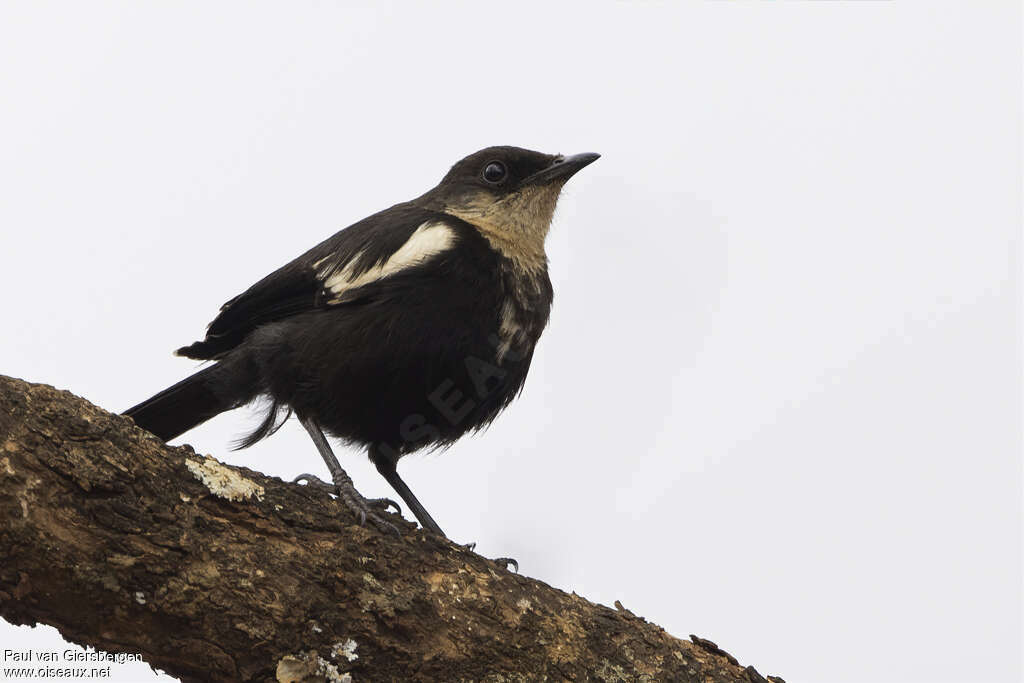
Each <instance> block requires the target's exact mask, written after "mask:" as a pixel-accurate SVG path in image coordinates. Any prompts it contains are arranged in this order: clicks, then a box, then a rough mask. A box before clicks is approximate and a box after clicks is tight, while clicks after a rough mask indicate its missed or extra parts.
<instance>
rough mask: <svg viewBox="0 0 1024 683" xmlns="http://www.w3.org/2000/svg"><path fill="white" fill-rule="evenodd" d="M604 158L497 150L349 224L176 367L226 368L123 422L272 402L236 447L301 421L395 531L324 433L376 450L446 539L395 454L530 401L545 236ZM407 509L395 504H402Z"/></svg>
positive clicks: (182, 423) (542, 321) (544, 282)
mask: <svg viewBox="0 0 1024 683" xmlns="http://www.w3.org/2000/svg"><path fill="white" fill-rule="evenodd" d="M598 156H599V155H597V154H577V155H575V156H561V155H550V154H542V153H540V152H533V151H530V150H526V149H520V148H517V147H489V148H487V149H484V150H481V151H479V152H476V153H475V154H471V155H470V156H468V157H466V158H465V159H463V160H461V161H459V162H458V163H457V164H455V166H453V167H452V169H451V170H450V171H449V172H448V174H447V175H446V176H445V177H444V178H443V179H442V180H441V182H440V184H438V185H437V187H435V188H434V189H432V190H430V191H429V192H427V193H426V194H424V195H422V196H420V197H418V198H416V199H413V200H412V201H408V202H404V203H401V204H396V205H395V206H392V207H391V208H389V209H386V210H384V211H381V212H380V213H377V214H374V215H372V216H370V217H368V218H365V219H363V220H361V221H359V222H358V223H356V224H354V225H351V226H349V227H348V228H345V229H344V230H342V231H340V232H338V233H337V234H335V235H334V236H333V237H330V238H329V239H327V240H326V241H324V242H321V243H320V244H318V245H317V246H315V247H313V248H312V249H310V250H309V251H307V252H306V253H305V254H303V255H302V256H300V257H298V258H297V259H295V260H294V261H292V262H291V263H289V264H287V265H286V266H284V267H282V268H280V269H278V270H277V271H275V272H273V273H271V274H270V275H268V276H267V277H265V278H263V279H262V280H260V281H259V282H257V283H256V284H255V285H253V286H252V287H250V288H249V289H247V290H246V291H245V292H243V293H242V294H240V295H239V296H236V297H235V298H234V299H231V300H230V301H228V302H227V303H226V304H224V305H223V306H222V307H221V310H220V314H219V315H218V316H217V317H216V318H215V319H214V321H213V322H212V323H210V325H209V328H208V329H207V332H206V338H205V339H203V340H202V341H198V342H195V343H194V344H191V345H189V346H185V347H183V348H180V349H178V350H177V352H176V353H177V355H179V356H185V357H187V358H194V359H197V360H212V361H216V363H215V364H213V365H211V366H209V367H207V368H205V369H203V370H200V371H199V372H197V373H196V374H194V375H192V376H191V377H189V378H187V379H185V380H183V381H181V382H179V383H177V384H175V385H174V386H172V387H170V388H169V389H166V390H164V391H162V392H160V393H159V394H157V395H156V396H153V397H152V398H150V399H149V400H147V401H144V402H142V403H140V404H139V405H137V406H135V407H134V408H131V409H129V410H128V411H126V412H125V415H129V416H131V417H132V418H133V419H134V420H135V422H136V424H138V425H139V426H140V427H142V428H144V429H147V430H149V431H150V432H152V433H153V434H155V435H156V436H158V437H160V438H161V439H164V440H169V439H173V438H174V437H176V436H178V435H180V434H182V433H183V432H186V431H188V430H189V429H192V428H193V427H195V426H196V425H198V424H200V423H202V422H205V421H206V420H208V419H210V418H211V417H213V416H215V415H217V414H218V413H221V412H224V411H226V410H230V409H232V408H236V407H238V406H241V405H243V404H246V403H249V402H251V401H253V400H255V399H258V398H265V399H269V407H268V410H267V413H266V416H265V418H264V419H263V421H262V423H261V424H260V425H259V426H258V427H257V428H256V429H255V431H253V432H252V433H251V434H250V435H248V436H247V437H245V438H244V439H243V440H242V441H241V442H240V445H239V447H242V448H244V447H245V446H249V445H252V444H253V443H255V442H256V441H258V440H260V439H262V438H264V437H266V436H269V435H270V434H272V433H274V432H275V431H276V430H277V428H278V427H279V426H280V425H281V423H282V422H283V419H282V415H283V416H284V419H287V416H288V415H290V414H291V413H294V414H295V415H296V416H297V417H298V419H299V421H300V422H301V423H302V426H303V427H305V428H306V431H308V432H309V435H310V436H311V437H312V439H313V441H314V443H315V444H316V447H317V450H319V451H320V455H321V456H323V459H324V461H325V462H326V463H327V468H328V470H330V473H331V478H332V479H333V482H334V485H333V486H330V485H328V484H324V483H323V482H320V480H318V479H316V477H313V476H312V475H302V476H300V477H298V478H297V479H296V481H300V480H306V481H307V483H309V484H321V485H323V486H329V487H330V489H331V490H332V491H333V492H335V493H337V494H338V496H339V498H340V499H341V500H342V501H343V502H344V503H345V505H346V506H347V507H348V508H349V509H351V510H352V511H353V512H354V513H355V514H356V516H357V517H359V518H360V519H361V521H365V520H366V519H370V520H371V521H372V522H373V523H374V524H375V525H377V526H378V527H380V528H382V529H389V528H390V529H394V527H393V526H392V525H390V524H389V523H387V522H386V521H385V520H384V519H383V518H382V517H381V516H380V515H378V514H377V513H376V512H375V511H374V508H379V507H380V506H382V505H383V506H386V505H387V504H393V503H392V502H391V501H389V500H387V499H381V500H377V501H372V500H367V499H365V498H363V497H362V496H361V495H360V494H359V493H358V492H357V491H356V490H355V488H354V487H353V485H352V480H351V479H350V478H349V477H348V475H347V474H345V471H344V470H343V469H342V468H341V465H340V464H339V463H338V460H337V458H335V456H334V453H333V452H332V451H331V447H330V445H329V444H328V442H327V439H326V438H325V436H324V433H325V432H326V433H327V434H329V435H331V436H335V437H338V438H340V439H342V440H344V441H346V442H348V443H352V444H358V445H360V446H364V447H366V448H367V450H368V453H369V457H370V459H371V460H372V461H373V463H374V465H376V467H377V470H378V471H379V472H380V473H381V474H382V475H384V478H385V479H387V481H388V483H390V484H391V486H392V487H394V489H395V491H397V492H398V495H399V496H401V497H402V499H403V500H404V501H405V502H406V504H407V505H408V506H409V508H410V509H411V510H412V511H413V514H415V515H416V519H418V520H419V522H420V524H421V525H422V526H424V527H425V528H427V529H430V530H431V531H433V532H435V533H438V534H441V535H444V532H443V531H442V530H441V527H439V526H438V525H437V523H436V522H435V521H434V520H433V518H432V517H431V516H430V515H429V514H428V513H427V511H426V510H425V509H424V507H423V506H422V505H421V504H420V502H419V501H418V500H417V499H416V497H415V496H414V495H413V493H412V491H410V490H409V487H408V486H406V484H405V482H404V481H402V479H401V478H400V477H399V476H398V471H397V469H396V466H397V464H398V460H399V458H401V457H402V456H403V455H406V454H408V453H411V452H413V451H416V450H418V449H421V448H425V447H443V446H446V445H448V444H451V443H452V442H454V441H455V440H456V439H458V438H459V437H460V436H462V435H463V434H465V433H466V432H467V431H470V430H475V429H479V428H481V427H484V426H486V425H487V424H489V423H490V422H491V420H493V419H494V418H495V417H496V416H497V415H498V413H500V412H501V411H502V409H504V408H505V407H506V406H507V405H508V404H509V403H510V402H511V401H512V399H513V398H515V397H516V395H518V393H519V392H520V391H521V390H522V387H523V382H524V381H525V379H526V373H527V371H528V370H529V367H530V361H531V359H532V358H533V351H534V348H535V346H536V344H537V340H538V339H539V338H540V334H541V332H542V331H543V330H544V327H545V325H546V324H547V322H548V313H549V312H550V309H551V299H552V288H551V280H550V279H549V278H548V271H547V256H546V254H545V251H544V240H545V237H546V236H547V233H548V228H549V226H550V224H551V217H552V215H553V213H554V210H555V204H556V202H557V201H558V196H559V193H560V192H561V189H562V186H563V185H564V184H565V182H566V181H567V180H568V179H569V178H570V177H571V176H572V175H573V174H574V173H576V172H577V171H579V170H580V169H581V168H583V167H584V166H586V165H588V164H590V163H592V162H593V161H595V160H596V159H597V158H598ZM395 507H397V505H396V506H395Z"/></svg>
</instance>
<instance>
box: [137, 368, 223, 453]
mask: <svg viewBox="0 0 1024 683" xmlns="http://www.w3.org/2000/svg"><path fill="white" fill-rule="evenodd" d="M217 370H218V367H217V366H216V365H212V366H210V367H208V368H205V369H203V370H200V371H199V372H197V373H196V374H194V375H192V376H191V377H188V378H186V379H183V380H182V381H180V382H178V383H177V384H175V385H174V386H172V387H169V388H167V389H164V390H163V391H161V392H160V393H159V394H157V395H156V396H153V397H152V398H149V399H147V400H145V401H143V402H142V403H140V404H139V405H137V406H135V407H133V408H129V409H128V410H126V411H124V414H125V415H127V416H128V417H130V418H132V419H133V420H135V424H137V425H138V426H140V427H142V428H143V429H145V430H146V431H148V432H151V433H152V434H155V435H156V436H158V437H160V438H161V439H163V440H164V441H170V440H171V439H173V438H174V437H176V436H178V435H180V434H184V433H185V432H187V431H188V430H190V429H192V428H193V427H195V426H197V425H199V424H202V423H203V422H206V421H207V420H209V419H210V418H211V417H213V416H215V415H218V414H220V413H222V412H224V411H225V410H229V409H230V408H233V407H235V405H236V403H235V402H234V401H230V400H227V399H225V398H222V397H221V396H220V395H218V392H217V391H215V388H216V387H215V382H214V381H213V380H214V379H215V375H214V373H215V371H217Z"/></svg>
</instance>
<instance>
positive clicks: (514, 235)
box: [421, 147, 600, 270]
mask: <svg viewBox="0 0 1024 683" xmlns="http://www.w3.org/2000/svg"><path fill="white" fill-rule="evenodd" d="M599 156H600V155H598V154H593V153H588V154H575V155H573V156H562V155H559V154H542V153H540V152H533V151H531V150H528V149H522V148H519V147H488V148H487V149H483V150H480V151H479V152H476V153H474V154H470V155H469V156H468V157H466V158H465V159H463V160H461V161H459V162H458V163H457V164H455V165H454V166H452V169H451V170H450V171H448V175H446V176H445V177H444V179H443V180H441V182H440V183H439V184H438V186H437V187H435V188H434V189H433V190H431V191H430V192H428V193H427V194H425V195H424V196H423V197H422V198H421V199H422V200H425V203H427V204H428V205H430V206H431V207H432V208H435V209H437V210H440V211H443V212H444V213H447V214H449V215H451V216H455V217H457V218H460V219H462V220H464V221H466V222H467V223H470V224H471V225H473V226H474V227H476V228H477V230H479V231H480V232H481V233H482V234H483V235H484V237H486V238H487V239H488V240H489V241H490V242H491V244H492V246H494V247H495V248H496V249H498V250H499V251H500V252H501V253H503V254H504V255H505V256H507V257H509V258H511V259H512V260H513V261H515V262H516V263H517V264H519V265H520V266H522V267H524V268H527V269H531V270H532V269H535V268H538V267H542V266H543V265H544V264H545V263H546V258H545V256H544V239H545V238H546V237H547V234H548V228H549V227H550V226H551V218H552V216H553V215H554V212H555V204H556V203H557V202H558V195H559V193H560V192H561V191H562V186H563V185H565V182H566V181H567V180H569V178H571V177H572V176H573V174H575V173H576V172H577V171H579V170H580V169H581V168H583V167H584V166H586V165H588V164H590V163H593V162H594V161H596V160H597V159H598V157H599Z"/></svg>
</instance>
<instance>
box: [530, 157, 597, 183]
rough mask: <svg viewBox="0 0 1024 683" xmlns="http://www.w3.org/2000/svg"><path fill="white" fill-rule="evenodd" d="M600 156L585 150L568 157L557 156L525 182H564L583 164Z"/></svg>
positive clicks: (585, 164) (590, 162) (592, 161)
mask: <svg viewBox="0 0 1024 683" xmlns="http://www.w3.org/2000/svg"><path fill="white" fill-rule="evenodd" d="M600 158H601V155H600V154H595V153H593V152H585V153H583V154H573V155H572V156H568V157H558V158H557V159H555V160H554V162H552V164H551V165H550V166H548V167H547V168H545V169H544V170H542V171H537V172H536V173H534V174H533V175H532V176H530V177H529V178H527V179H526V182H527V183H533V184H537V185H543V184H545V183H550V182H553V181H555V180H558V181H561V182H563V183H564V182H565V181H566V180H568V179H569V178H571V177H572V176H574V175H575V174H576V172H577V171H579V170H580V169H581V168H583V167H584V166H588V165H590V164H592V163H594V162H595V161H597V160H598V159H600Z"/></svg>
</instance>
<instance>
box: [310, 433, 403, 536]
mask: <svg viewBox="0 0 1024 683" xmlns="http://www.w3.org/2000/svg"><path fill="white" fill-rule="evenodd" d="M299 422H301V423H302V426H303V427H305V428H306V431H307V432H309V436H310V438H312V439H313V443H315V444H316V449H317V450H318V451H320V457H322V458H323V459H324V462H325V463H326V464H327V469H328V471H330V473H331V480H332V481H333V482H334V485H333V486H331V485H330V484H326V483H325V482H322V481H320V479H318V478H317V477H314V476H313V475H311V474H300V475H299V476H298V477H296V478H295V479H294V481H295V482H299V481H305V482H306V484H307V485H313V486H321V487H326V488H329V489H330V490H331V492H332V493H335V494H337V496H338V498H340V499H341V502H342V503H344V504H345V507H347V508H348V509H349V510H351V511H352V513H353V514H354V515H355V516H356V517H357V518H358V519H359V523H360V524H365V523H366V520H370V521H371V522H372V523H373V525H374V526H376V527H377V528H378V529H380V530H381V531H394V532H395V533H396V534H398V535H399V536H400V535H401V533H400V532H399V531H398V528H397V527H396V526H395V525H394V524H391V523H390V522H388V521H387V520H385V519H384V518H383V517H381V516H380V515H379V514H377V513H376V512H375V511H374V510H373V509H371V508H373V507H383V508H384V509H387V508H388V507H389V506H394V507H395V509H396V510H398V511H399V514H401V511H402V509H401V508H400V507H398V503H396V502H395V501H393V500H391V499H389V498H379V499H376V500H368V499H366V498H363V495H362V494H361V493H359V491H356V487H355V486H353V484H352V478H351V477H349V476H348V474H346V472H345V470H343V469H342V468H341V463H339V462H338V458H336V457H335V456H334V451H333V450H331V444H329V443H327V437H325V436H324V433H323V431H321V429H320V425H318V424H317V423H316V422H315V421H313V420H312V419H309V418H299Z"/></svg>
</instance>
